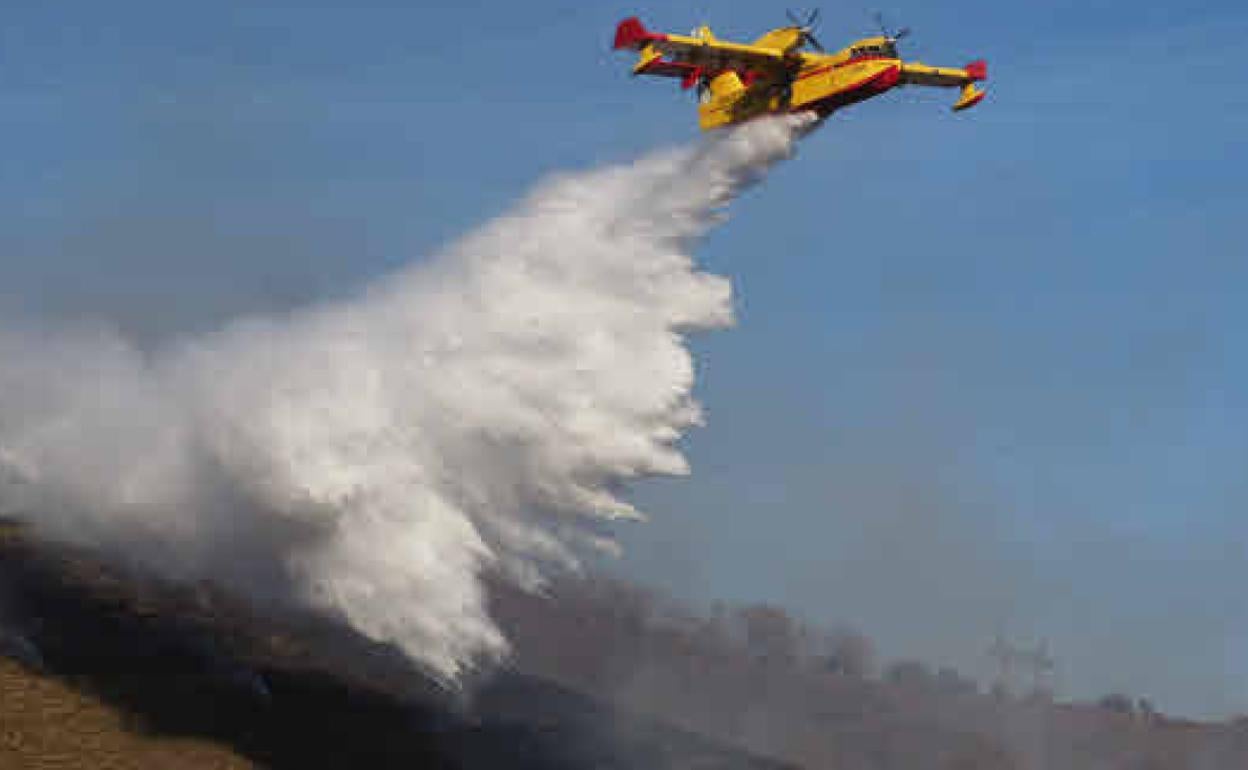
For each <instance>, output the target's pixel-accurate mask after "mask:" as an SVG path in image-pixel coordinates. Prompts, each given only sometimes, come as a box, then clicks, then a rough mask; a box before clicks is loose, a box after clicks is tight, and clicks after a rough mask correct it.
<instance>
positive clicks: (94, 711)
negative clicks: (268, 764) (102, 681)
mask: <svg viewBox="0 0 1248 770" xmlns="http://www.w3.org/2000/svg"><path fill="white" fill-rule="evenodd" d="M127 721H129V720H127V718H126V717H124V716H122V714H121V713H120V712H118V711H117V710H116V709H114V708H112V707H110V706H108V705H107V704H105V703H103V702H101V701H100V700H99V699H98V698H96V697H93V696H91V695H86V694H84V693H82V692H80V691H78V690H76V689H74V688H73V687H71V686H69V685H68V684H66V683H65V682H62V681H59V680H57V679H54V678H51V677H45V676H40V675H38V674H34V673H31V672H29V671H27V670H25V669H24V668H22V667H21V666H19V665H18V664H16V663H14V662H12V661H8V660H4V659H0V768H3V770H26V769H27V768H29V770H68V769H69V768H98V770H147V769H148V768H153V769H156V768H159V769H160V770H164V769H165V768H174V767H177V768H185V769H186V770H236V768H250V767H254V764H253V763H252V762H250V761H248V760H246V759H244V758H243V757H240V756H239V755H237V754H235V753H234V752H232V751H230V750H229V749H227V748H224V747H222V746H219V745H216V744H213V743H210V742H208V741H203V740H195V739H190V738H167V737H154V736H150V735H145V734H144V733H143V732H142V731H139V730H136V729H134V727H133V725H127Z"/></svg>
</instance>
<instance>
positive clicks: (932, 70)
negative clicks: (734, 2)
mask: <svg viewBox="0 0 1248 770" xmlns="http://www.w3.org/2000/svg"><path fill="white" fill-rule="evenodd" d="M805 41H806V32H805V31H804V30H803V29H802V28H800V27H796V26H794V27H780V28H778V29H774V30H772V31H770V32H768V33H767V34H765V35H763V36H762V37H760V38H759V39H758V40H756V41H754V42H753V43H750V44H748V45H747V44H742V43H732V42H728V41H722V40H717V39H716V38H715V36H714V35H712V34H711V30H710V29H709V28H707V27H701V28H700V29H697V30H694V32H693V34H692V35H669V34H665V33H659V32H651V31H650V30H648V29H646V28H645V26H644V25H643V24H642V23H641V21H639V20H638V19H637V18H630V19H625V20H624V21H622V22H620V24H619V26H618V27H617V28H616V32H615V48H617V49H631V50H634V51H637V52H638V54H639V57H638V60H637V64H636V66H634V67H633V74H634V75H655V76H659V77H671V78H679V79H680V81H681V87H683V88H692V87H694V86H695V85H702V86H704V87H705V88H704V91H703V98H702V100H701V104H699V106H698V123H699V125H700V126H701V127H702V129H703V130H710V129H713V128H719V127H721V126H727V125H732V124H734V123H740V122H742V121H746V120H749V119H751V118H754V117H758V116H759V115H766V114H772V113H785V112H814V113H816V114H818V115H819V116H820V117H826V116H827V115H829V114H831V113H832V112H833V111H835V110H838V109H840V108H842V107H846V106H848V105H850V104H855V103H857V102H861V101H863V100H866V99H870V98H871V97H873V96H878V95H879V94H882V93H884V92H885V91H888V90H890V89H892V88H894V87H896V86H899V85H921V86H935V87H943V88H960V89H961V94H960V97H959V99H958V101H957V103H956V104H954V105H953V109H954V110H958V111H960V110H965V109H969V108H970V107H974V106H975V105H976V104H979V102H980V101H982V100H983V98H984V92H983V91H982V90H980V89H978V88H977V87H976V86H975V84H976V83H977V82H980V81H983V80H985V79H987V77H988V65H987V64H986V63H985V62H984V61H982V60H981V61H976V62H972V63H970V64H968V65H966V66H965V67H962V68H954V67H932V66H930V65H927V64H923V63H922V62H907V61H903V60H902V59H901V58H900V57H899V56H898V55H897V48H896V44H895V43H896V41H895V39H893V38H889V37H869V38H864V39H862V40H858V41H856V42H854V43H852V44H851V45H849V46H846V47H845V48H843V49H841V50H840V51H837V52H835V53H816V52H813V51H803V50H799V49H800V48H801V46H802V45H803V43H804V42H805Z"/></svg>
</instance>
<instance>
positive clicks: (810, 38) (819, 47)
mask: <svg viewBox="0 0 1248 770" xmlns="http://www.w3.org/2000/svg"><path fill="white" fill-rule="evenodd" d="M806 42H807V43H810V47H811V48H814V49H815V50H816V51H818V52H819V53H825V52H826V51H827V49H825V48H824V47H823V44H822V43H820V42H819V38H817V37H815V36H814V35H812V34H811V33H809V32H807V33H806Z"/></svg>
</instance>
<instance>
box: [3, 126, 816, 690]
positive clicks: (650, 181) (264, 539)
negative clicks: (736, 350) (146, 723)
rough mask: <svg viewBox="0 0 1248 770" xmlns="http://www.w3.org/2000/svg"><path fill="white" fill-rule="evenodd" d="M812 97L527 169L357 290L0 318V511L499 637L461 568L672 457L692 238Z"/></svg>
mask: <svg viewBox="0 0 1248 770" xmlns="http://www.w3.org/2000/svg"><path fill="white" fill-rule="evenodd" d="M808 124H809V118H807V117H804V116H803V117H790V118H784V119H773V120H763V121H757V122H754V123H751V124H749V125H747V126H745V127H743V128H741V129H739V130H737V131H735V132H732V133H729V134H725V135H721V136H719V137H717V138H715V139H713V140H710V141H707V142H705V143H702V144H699V145H697V146H693V147H688V148H684V149H677V150H672V151H667V152H662V153H658V154H653V155H650V156H648V157H645V158H643V159H641V160H638V161H636V162H634V163H631V164H627V165H620V166H614V167H609V168H604V169H598V170H592V171H588V172H585V173H580V174H570V175H565V176H562V177H558V178H555V179H551V180H548V181H546V182H545V183H543V184H541V185H539V186H538V188H537V189H536V190H535V191H534V192H533V193H532V194H531V195H530V196H529V197H528V199H527V200H525V201H523V202H522V203H520V204H519V205H518V206H517V207H516V208H515V209H514V210H512V211H511V212H510V213H508V214H506V215H504V216H502V217H500V218H498V219H497V220H495V221H493V222H490V223H488V224H486V225H484V226H483V227H481V228H480V229H478V230H477V231H475V232H473V233H471V234H469V235H468V236H467V237H465V238H464V239H463V240H461V241H460V242H459V243H457V244H456V245H454V246H453V247H451V248H450V249H448V250H446V251H445V252H443V253H441V254H440V255H438V256H436V257H435V258H433V259H432V260H429V261H427V262H423V263H420V264H418V265H414V266H412V267H410V268H408V269H406V270H404V271H402V272H400V273H398V274H397V275H393V276H391V277H389V278H388V279H386V280H383V281H380V282H379V283H377V284H376V285H374V286H372V287H371V288H369V289H368V290H366V291H364V292H363V293H362V295H361V296H359V297H358V298H356V299H354V300H352V301H347V302H341V303H337V304H332V305H327V306H322V307H313V308H309V309H306V310H303V311H300V312H297V313H294V314H292V315H289V316H286V317H280V318H249V319H244V320H239V321H237V322H235V323H233V324H231V325H229V326H227V327H226V328H223V329H221V330H220V331H218V332H216V333H213V334H209V335H204V336H200V337H197V338H193V339H188V340H182V341H180V342H179V343H178V344H176V345H173V346H170V347H167V348H165V349H162V350H160V351H158V352H156V353H144V352H142V351H140V350H139V349H138V348H136V347H135V346H134V345H132V344H131V343H129V342H128V341H127V340H125V339H123V338H121V337H119V336H117V335H116V334H111V333H108V332H101V331H98V330H83V329H77V330H67V329H57V330H46V329H42V330H41V329H33V330H32V329H29V328H9V329H4V330H0V512H6V511H7V512H11V513H12V514H14V515H17V516H19V517H21V518H22V519H24V520H26V521H27V522H28V523H30V524H31V525H32V526H34V527H36V528H37V529H38V530H39V531H40V532H41V533H42V534H43V535H44V536H47V537H53V538H57V539H60V540H64V541H68V542H72V543H76V544H82V545H87V546H90V547H92V548H95V549H98V550H100V551H102V552H105V553H109V554H112V555H113V556H114V557H117V558H121V559H124V560H126V561H130V562H136V563H138V564H139V565H141V566H143V567H145V568H152V569H157V570H160V571H162V572H163V573H164V574H167V575H171V576H173V577H175V578H178V579H182V580H211V581H214V582H218V583H221V584H224V585H226V586H227V587H229V588H232V589H234V590H236V591H240V592H243V593H244V594H245V595H247V596H249V597H251V598H252V599H253V600H255V601H258V602H286V601H294V602H296V603H298V604H299V605H301V606H306V607H312V608H315V609H317V610H320V611H324V612H328V613H330V614H333V615H336V616H338V617H340V618H342V619H344V620H345V621H346V622H348V623H349V624H350V625H351V626H352V627H354V628H355V629H357V630H358V631H360V632H361V633H363V634H365V635H367V636H368V637H370V638H373V639H377V640H380V641H385V642H393V643H394V644H396V645H398V646H399V647H400V648H401V649H403V650H404V651H405V652H406V653H407V654H409V655H410V656H411V657H412V658H413V659H415V660H417V661H419V662H421V663H422V664H424V665H425V666H427V667H428V668H429V669H430V670H431V671H432V672H434V673H435V674H437V675H439V676H441V677H443V678H445V679H448V680H450V679H453V678H455V677H456V676H458V675H459V674H461V673H462V672H463V671H464V670H465V669H467V668H470V667H472V666H473V665H475V664H477V663H480V662H482V661H486V660H489V659H491V658H496V657H498V656H501V655H503V654H505V653H506V651H507V644H506V641H505V639H504V638H503V636H502V634H501V633H500V631H499V630H498V628H497V627H496V625H495V624H494V623H493V622H492V620H491V619H490V617H489V616H488V614H487V612H486V609H485V600H484V595H483V588H482V584H481V582H480V578H481V576H482V574H483V573H484V572H485V571H487V570H488V571H490V572H493V573H498V574H501V575H503V576H505V577H506V578H508V579H510V580H511V581H513V582H515V583H516V584H518V585H520V586H521V587H523V588H527V589H533V588H536V587H538V586H540V585H541V581H542V574H543V570H544V569H548V568H551V567H563V568H575V567H576V565H577V552H578V550H579V549H580V548H582V547H584V546H586V545H591V546H593V545H596V546H599V547H607V548H609V547H611V541H610V540H609V539H608V538H605V537H604V536H602V531H603V528H602V523H603V522H606V521H608V520H612V519H628V518H638V517H639V516H640V514H639V513H638V512H637V511H636V510H634V509H633V508H632V507H631V506H630V505H629V504H628V503H626V502H625V501H623V500H621V499H620V498H619V497H618V496H617V491H618V485H619V484H620V483H621V482H623V481H626V480H628V479H632V478H636V477H639V476H645V475H651V474H683V473H686V472H688V467H687V464H686V462H685V459H684V458H683V457H682V455H681V454H680V452H679V451H678V450H677V449H676V448H675V447H674V442H675V441H676V440H677V439H678V438H679V436H680V435H681V434H682V432H684V431H685V430H686V429H688V428H690V427H691V426H694V425H696V424H698V422H699V419H700V414H699V408H698V405H697V403H696V402H695V401H694V400H693V398H692V396H691V393H690V391H691V386H692V384H693V367H692V361H691V358H690V354H689V352H688V350H687V349H686V348H685V346H684V335H685V334H686V333H689V332H697V331H702V330H709V329H717V328H721V327H724V326H727V325H728V324H730V323H731V321H732V311H731V303H730V286H729V284H728V282H727V280H725V279H724V278H722V277H719V276H714V275H710V274H707V273H704V272H700V271H699V270H697V269H696V267H695V265H694V262H693V259H692V257H691V255H690V250H691V248H692V247H693V246H694V245H695V244H696V243H697V241H698V239H699V237H700V236H701V235H702V234H703V233H704V232H705V231H706V230H707V228H709V227H710V226H712V225H713V224H714V223H715V221H716V219H717V216H718V212H719V211H720V209H721V208H722V206H724V205H725V204H726V203H727V202H729V201H730V200H731V199H732V197H733V196H734V195H735V194H736V193H738V192H739V191H740V190H741V189H742V188H743V187H744V186H746V185H748V184H749V183H751V182H753V181H755V180H757V179H758V178H759V176H760V175H761V174H762V173H764V172H765V171H766V169H767V168H768V167H769V166H770V165H771V164H773V163H774V162H776V161H777V160H779V159H781V158H783V157H785V156H787V155H788V154H789V153H790V152H791V150H792V147H793V144H794V141H795V139H796V137H797V136H798V134H800V133H801V131H802V130H803V128H805V127H806V126H807V125H808Z"/></svg>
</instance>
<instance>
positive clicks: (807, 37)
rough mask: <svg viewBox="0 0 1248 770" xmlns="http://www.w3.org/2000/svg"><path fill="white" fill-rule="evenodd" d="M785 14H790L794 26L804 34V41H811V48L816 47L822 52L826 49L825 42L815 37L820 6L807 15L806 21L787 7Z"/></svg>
mask: <svg viewBox="0 0 1248 770" xmlns="http://www.w3.org/2000/svg"><path fill="white" fill-rule="evenodd" d="M784 15H785V16H788V17H789V21H791V22H793V26H794V27H796V28H797V31H798V32H799V33H800V34H801V36H802V42H803V43H809V44H810V47H811V48H814V49H815V50H816V51H819V52H820V53H822V52H823V51H824V47H823V44H822V43H820V42H819V38H817V37H815V33H814V28H815V24H817V23H818V21H819V9H818V8H815V9H814V10H812V11H811V12H810V13H808V14H807V15H806V20H805V21H804V22H803V21H802V20H801V19H799V18H798V17H797V14H795V13H793V11H792V10H791V9H785V11H784Z"/></svg>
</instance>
